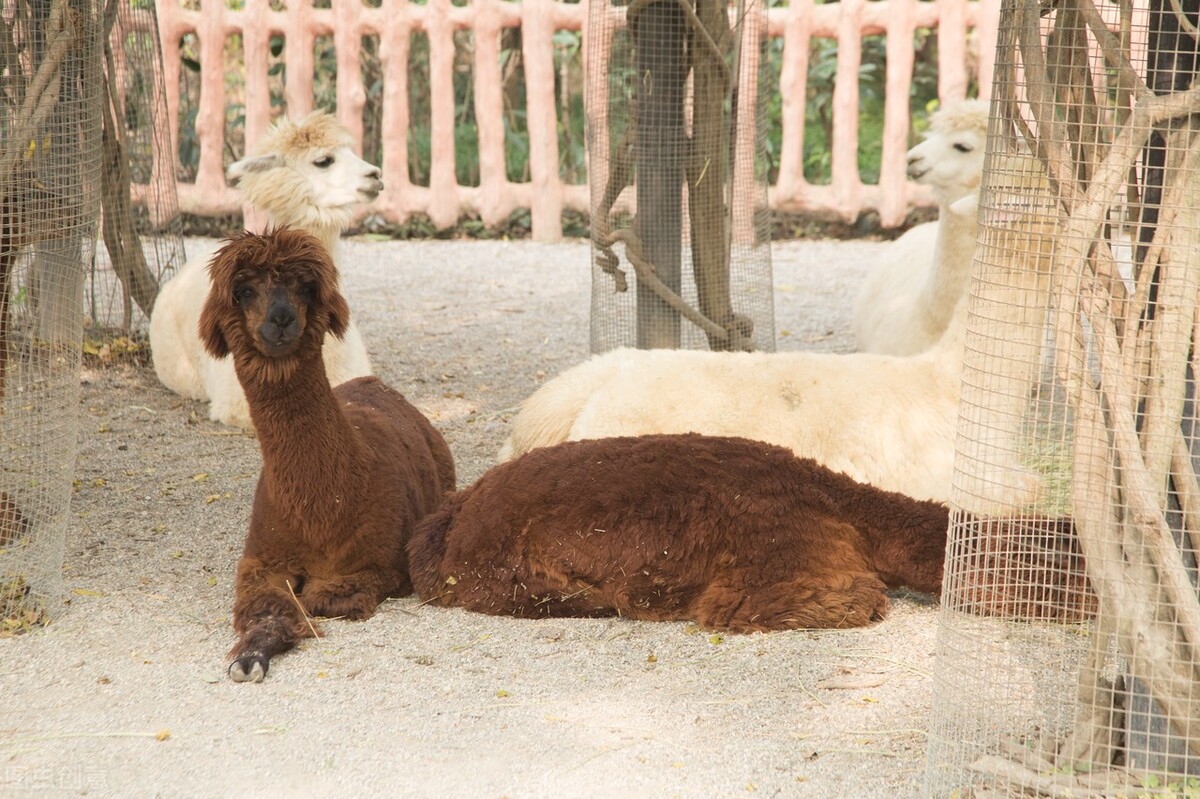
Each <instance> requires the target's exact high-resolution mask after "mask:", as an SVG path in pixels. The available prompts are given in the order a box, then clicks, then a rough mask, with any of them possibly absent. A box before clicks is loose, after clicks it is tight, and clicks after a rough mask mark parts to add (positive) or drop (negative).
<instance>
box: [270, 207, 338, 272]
mask: <svg viewBox="0 0 1200 799" xmlns="http://www.w3.org/2000/svg"><path fill="white" fill-rule="evenodd" d="M267 218H268V219H269V220H270V226H271V228H278V227H285V226H286V227H297V228H303V229H304V230H305V231H306V232H308V233H310V234H312V235H313V236H314V237H316V239H317V240H318V241H320V242H321V244H323V245H324V246H325V249H326V250H328V251H329V254H330V256H332V257H333V260H334V263H337V251H338V242H340V241H341V240H342V230H343V226H342V225H340V224H335V223H331V222H318V221H312V220H305V219H291V218H282V219H281V218H280V217H277V216H276V215H275V214H272V213H270V212H268V213H267Z"/></svg>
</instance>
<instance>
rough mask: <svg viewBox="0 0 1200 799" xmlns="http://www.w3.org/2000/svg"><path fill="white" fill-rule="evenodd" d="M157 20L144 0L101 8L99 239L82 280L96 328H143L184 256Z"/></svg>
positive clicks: (121, 0) (114, 1)
mask: <svg viewBox="0 0 1200 799" xmlns="http://www.w3.org/2000/svg"><path fill="white" fill-rule="evenodd" d="M157 25H158V23H157V20H156V17H155V10H154V5H153V3H150V2H139V3H137V7H136V8H135V7H134V5H133V4H132V3H130V2H129V0H108V2H107V5H106V6H105V8H104V17H103V26H104V51H103V59H104V61H103V63H104V77H105V80H104V98H103V103H102V106H101V109H102V131H103V135H102V152H103V157H104V160H103V174H102V179H101V186H102V190H103V208H104V213H103V218H102V224H101V230H100V232H101V241H102V243H103V245H104V246H103V247H101V248H100V249H99V251H98V252H97V258H96V259H95V261H94V263H93V264H92V265H91V268H90V269H89V270H88V274H87V280H86V301H87V312H88V319H87V321H88V323H89V324H90V325H92V326H94V327H96V328H100V329H102V330H108V331H113V330H117V331H122V332H133V331H138V330H142V329H144V328H145V327H146V324H147V323H148V320H149V315H150V309H151V308H152V307H153V305H154V299H155V297H156V295H157V293H158V287H159V286H160V285H162V284H163V283H164V282H165V281H166V280H167V279H168V278H169V277H171V276H172V275H173V274H174V273H175V272H176V271H178V269H179V268H181V267H182V266H183V263H184V261H185V257H184V248H183V221H182V217H181V215H180V213H179V199H178V197H177V195H176V187H175V162H176V158H175V153H174V151H173V149H172V147H171V130H170V117H168V115H167V93H166V89H165V86H164V84H163V64H162V51H161V47H160V45H159V36H158V27H157Z"/></svg>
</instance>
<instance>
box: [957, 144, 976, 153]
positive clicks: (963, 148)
mask: <svg viewBox="0 0 1200 799" xmlns="http://www.w3.org/2000/svg"><path fill="white" fill-rule="evenodd" d="M954 149H955V150H958V151H959V152H960V153H969V152H971V151H972V150H974V149H975V148H974V147H972V146H971V145H969V144H963V143H962V142H958V143H957V144H955V145H954Z"/></svg>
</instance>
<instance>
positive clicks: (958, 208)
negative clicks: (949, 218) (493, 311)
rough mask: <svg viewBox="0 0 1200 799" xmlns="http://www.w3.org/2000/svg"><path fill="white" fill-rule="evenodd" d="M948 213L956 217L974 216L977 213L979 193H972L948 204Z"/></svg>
mask: <svg viewBox="0 0 1200 799" xmlns="http://www.w3.org/2000/svg"><path fill="white" fill-rule="evenodd" d="M949 211H950V212H951V213H952V214H955V215H956V216H975V215H976V214H977V213H978V212H979V192H977V191H973V192H971V193H970V194H968V195H967V196H966V197H960V198H959V199H957V200H955V201H954V202H952V203H950V207H949Z"/></svg>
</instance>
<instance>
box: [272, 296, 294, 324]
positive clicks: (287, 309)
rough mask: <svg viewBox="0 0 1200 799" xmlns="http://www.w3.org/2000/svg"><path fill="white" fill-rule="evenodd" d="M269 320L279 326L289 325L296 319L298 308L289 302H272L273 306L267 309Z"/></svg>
mask: <svg viewBox="0 0 1200 799" xmlns="http://www.w3.org/2000/svg"><path fill="white" fill-rule="evenodd" d="M267 321H268V322H270V323H271V324H273V325H275V326H276V327H278V328H285V327H289V326H290V325H291V324H292V323H293V322H295V321H296V310H295V309H294V308H292V304H291V303H289V302H274V303H271V307H270V309H269V310H268V311H267Z"/></svg>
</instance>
